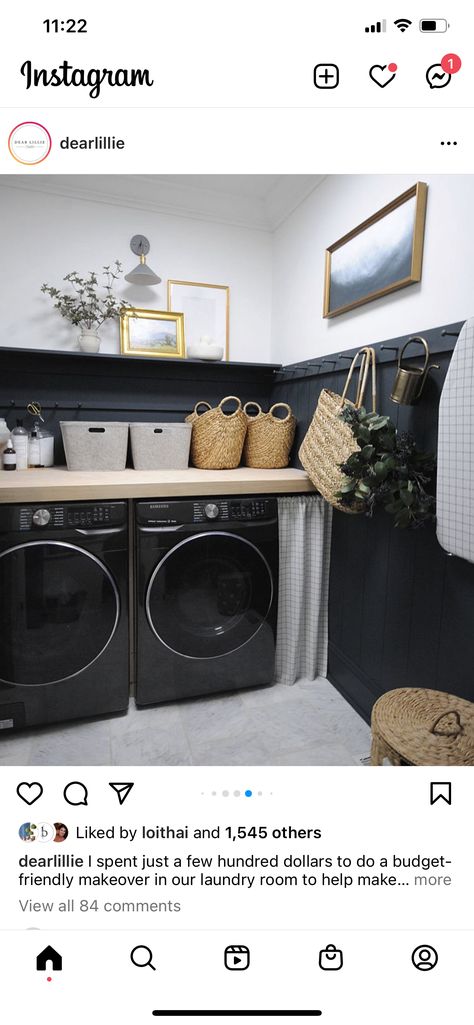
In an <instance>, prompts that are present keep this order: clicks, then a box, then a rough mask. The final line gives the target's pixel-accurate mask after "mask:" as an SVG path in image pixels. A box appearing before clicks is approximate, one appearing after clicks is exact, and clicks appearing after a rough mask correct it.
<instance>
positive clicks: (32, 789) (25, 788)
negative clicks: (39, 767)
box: [16, 783, 43, 804]
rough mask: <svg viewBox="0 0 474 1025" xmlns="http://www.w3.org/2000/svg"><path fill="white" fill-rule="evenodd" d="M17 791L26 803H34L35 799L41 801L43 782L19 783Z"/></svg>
mask: <svg viewBox="0 0 474 1025" xmlns="http://www.w3.org/2000/svg"><path fill="white" fill-rule="evenodd" d="M16 792H17V794H18V797H21V800H22V801H24V802H25V804H34V803H35V801H39V799H40V797H41V795H42V793H43V787H42V786H41V783H19V784H18V786H17V788H16Z"/></svg>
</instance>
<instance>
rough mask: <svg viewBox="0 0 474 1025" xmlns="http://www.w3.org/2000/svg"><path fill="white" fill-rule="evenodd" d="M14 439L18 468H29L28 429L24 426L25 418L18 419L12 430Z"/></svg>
mask: <svg viewBox="0 0 474 1025" xmlns="http://www.w3.org/2000/svg"><path fill="white" fill-rule="evenodd" d="M12 440H13V444H14V446H15V452H16V468H17V470H27V469H28V431H27V430H25V428H24V427H23V420H17V422H16V427H15V429H14V430H13V431H12Z"/></svg>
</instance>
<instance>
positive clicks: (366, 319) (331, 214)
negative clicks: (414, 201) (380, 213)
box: [272, 174, 474, 363]
mask: <svg viewBox="0 0 474 1025" xmlns="http://www.w3.org/2000/svg"><path fill="white" fill-rule="evenodd" d="M416 181H425V182H427V183H428V185H429V189H428V206H427V216H426V232H425V249H424V261H423V277H422V281H421V282H420V283H419V284H415V285H409V286H408V287H407V288H404V289H401V290H400V291H399V292H394V293H393V294H392V295H390V296H387V297H386V298H384V299H377V300H375V301H374V302H372V303H368V304H367V305H366V306H362V307H360V308H359V309H358V310H352V311H350V312H349V313H346V314H342V315H341V316H339V317H335V318H334V319H331V320H323V318H322V306H323V283H324V252H325V249H326V247H327V246H329V245H331V244H332V243H333V242H336V241H337V239H338V238H341V236H342V235H344V234H346V232H348V231H350V230H351V228H354V227H356V226H357V224H359V223H360V222H361V221H363V220H365V218H367V217H369V216H370V215H371V214H372V213H375V211H376V210H378V209H380V208H381V207H382V206H384V205H385V204H386V203H388V202H389V201H390V200H391V199H394V198H395V196H398V195H400V194H401V193H402V192H404V191H405V189H407V188H409V187H410V186H411V185H413V184H414V183H415V182H416ZM473 244H474V175H432V174H411V175H336V176H331V177H328V178H326V179H325V180H324V181H323V182H322V184H321V185H319V187H318V188H317V189H315V191H314V192H312V193H311V195H310V196H309V197H308V199H306V200H305V201H304V202H303V203H302V204H301V205H300V206H299V207H298V209H297V210H296V211H295V212H294V213H293V214H292V215H291V216H290V217H289V218H288V220H286V221H285V222H284V224H283V225H282V226H281V227H280V228H279V229H278V230H277V231H276V232H275V234H274V251H273V317H272V358H273V360H274V361H275V362H281V363H289V362H295V361H297V360H300V359H307V358H310V357H312V356H318V355H321V354H325V353H326V354H327V353H329V352H337V351H338V350H343V349H349V348H352V347H354V346H359V345H366V344H369V343H374V342H378V341H383V340H384V339H385V338H393V337H397V336H398V335H404V334H408V333H413V334H416V333H417V332H418V331H421V330H423V329H428V328H430V327H436V326H438V325H439V324H443V323H446V324H447V323H450V322H453V321H457V320H463V319H464V318H465V317H468V316H472V315H473V314H474V260H473V256H472V253H473Z"/></svg>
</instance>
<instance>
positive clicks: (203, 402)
mask: <svg viewBox="0 0 474 1025" xmlns="http://www.w3.org/2000/svg"><path fill="white" fill-rule="evenodd" d="M199 406H207V409H210V408H211V406H210V404H209V402H205V400H204V399H201V401H200V402H196V405H195V407H194V412H195V414H196V416H200V415H201V414H200V413H198V409H199Z"/></svg>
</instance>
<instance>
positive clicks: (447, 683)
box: [0, 173, 474, 768]
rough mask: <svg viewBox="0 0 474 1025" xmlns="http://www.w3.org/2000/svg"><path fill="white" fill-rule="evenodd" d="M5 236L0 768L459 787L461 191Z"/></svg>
mask: <svg viewBox="0 0 474 1025" xmlns="http://www.w3.org/2000/svg"><path fill="white" fill-rule="evenodd" d="M0 217H1V221H2V227H3V232H2V234H3V244H2V247H1V264H2V267H1V273H2V280H3V283H4V294H5V295H6V296H7V297H8V301H7V302H5V303H4V305H3V315H2V327H3V331H2V339H1V344H0V612H1V615H0V765H13V766H16V765H23V766H27V765H65V766H66V765H123V766H127V765H150V766H151V765H156V766H160V765H169V766H175V765H255V766H256V765H269V766H273V765H275V766H278V765H281V766H287V765H289V766H291V765H295V766H305V765H308V766H310V765H314V766H319V765H321V766H325V765H327V766H339V765H341V766H346V765H352V766H354V767H358V768H364V767H370V766H384V767H386V768H389V767H401V766H404V765H441V766H451V765H473V764H474V681H473V676H472V665H473V664H474V632H473V630H472V622H473V615H474V565H473V563H474V444H473V437H474V414H473V412H472V410H473V408H474V303H473V299H472V287H471V280H470V279H471V273H470V266H471V259H470V253H471V240H472V237H473V232H474V176H472V175H443V174H438V175H437V174H422V173H414V174H413V175H406V174H403V175H388V174H379V175H330V174H329V175H328V174H324V173H321V174H306V175H304V174H300V175H291V174H290V175H279V174H273V175H272V174H260V175H239V174H232V175H156V176H153V175H120V174H119V175H113V176H112V175H106V174H104V175H38V176H34V175H31V174H30V175H22V174H15V175H3V176H2V178H1V181H0Z"/></svg>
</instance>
